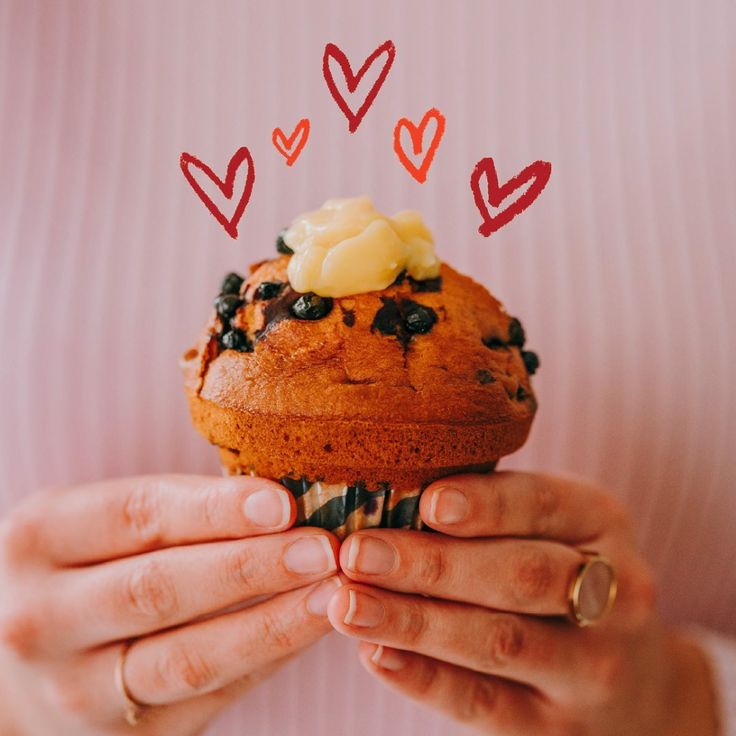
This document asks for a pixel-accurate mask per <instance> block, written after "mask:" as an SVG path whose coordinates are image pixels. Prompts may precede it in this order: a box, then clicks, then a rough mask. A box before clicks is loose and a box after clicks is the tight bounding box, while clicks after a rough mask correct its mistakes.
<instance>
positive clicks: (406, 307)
mask: <svg viewBox="0 0 736 736" xmlns="http://www.w3.org/2000/svg"><path fill="white" fill-rule="evenodd" d="M381 301H382V302H383V306H382V307H381V308H380V309H379V310H378V311H377V312H376V316H375V317H374V318H373V323H372V324H371V331H374V330H378V331H379V332H380V333H381V334H382V335H391V336H393V337H395V338H396V339H397V340H398V341H399V342H400V343H401V345H402V347H403V348H404V350H406V349H407V347H408V345H409V341H410V340H411V338H412V336H413V335H415V334H422V335H423V334H425V333H427V332H429V331H430V330H431V329H432V327H433V325H434V324H435V322H437V314H436V312H435V311H434V309H432V308H431V307H427V306H425V305H424V304H418V303H417V302H413V301H412V300H411V299H403V300H402V301H401V302H397V301H396V300H395V299H392V298H391V297H386V296H382V297H381Z"/></svg>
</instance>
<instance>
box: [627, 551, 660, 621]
mask: <svg viewBox="0 0 736 736" xmlns="http://www.w3.org/2000/svg"><path fill="white" fill-rule="evenodd" d="M632 588H633V591H632V592H633V598H634V600H635V601H636V607H637V609H638V610H639V612H640V614H641V616H642V618H649V617H651V616H653V615H654V614H655V612H656V610H657V599H658V589H657V584H656V582H655V580H654V573H653V572H652V571H651V570H650V569H649V567H647V566H646V565H644V564H642V565H641V567H640V569H639V570H638V572H637V573H636V574H635V576H634V579H633V581H632Z"/></svg>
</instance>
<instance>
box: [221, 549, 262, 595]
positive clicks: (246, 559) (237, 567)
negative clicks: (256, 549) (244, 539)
mask: <svg viewBox="0 0 736 736" xmlns="http://www.w3.org/2000/svg"><path fill="white" fill-rule="evenodd" d="M259 576H260V565H259V563H258V560H257V557H256V555H255V554H254V553H253V550H252V549H251V548H250V547H247V546H237V547H234V548H233V549H232V550H231V551H230V552H229V553H227V554H226V556H225V560H224V565H223V577H224V580H223V584H224V585H225V586H226V587H227V588H228V589H230V588H233V587H234V588H235V589H236V590H239V591H242V592H244V593H247V592H249V591H251V590H253V589H254V588H255V586H256V582H255V581H256V580H257V579H258V578H259Z"/></svg>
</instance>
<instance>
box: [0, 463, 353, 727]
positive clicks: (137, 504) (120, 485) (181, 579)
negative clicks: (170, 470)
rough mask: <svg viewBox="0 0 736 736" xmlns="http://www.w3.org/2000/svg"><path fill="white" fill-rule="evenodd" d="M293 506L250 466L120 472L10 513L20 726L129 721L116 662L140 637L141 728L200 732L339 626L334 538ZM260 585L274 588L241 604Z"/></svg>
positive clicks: (11, 647)
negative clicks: (238, 470)
mask: <svg viewBox="0 0 736 736" xmlns="http://www.w3.org/2000/svg"><path fill="white" fill-rule="evenodd" d="M294 519H295V504H294V500H293V498H292V496H291V494H289V493H288V492H287V491H286V490H285V489H284V488H282V487H281V486H280V485H278V484H277V483H273V482H271V481H268V480H263V479H260V478H249V477H236V478H227V479H222V478H205V477H190V476H158V477H144V478H129V479H123V480H111V481H106V482H102V483H96V484H93V485H88V486H79V487H74V488H69V489H66V490H62V491H55V492H47V493H43V494H39V495H37V496H35V497H34V498H32V499H30V500H29V501H28V502H26V503H24V504H23V505H21V506H20V507H19V508H17V509H16V510H15V511H13V512H12V513H11V514H10V515H9V516H8V517H7V518H6V519H5V520H4V521H3V522H2V524H0V596H1V598H0V642H1V643H0V660H1V661H0V672H2V673H3V674H2V681H0V691H2V692H3V693H4V695H5V699H6V700H9V701H10V707H11V716H12V717H13V718H14V720H15V722H16V724H22V731H21V732H22V733H23V734H35V733H38V734H44V736H45V735H46V734H50V733H53V734H55V736H61V735H62V734H73V735H74V736H80V735H81V734H87V733H90V734H91V733H94V734H117V733H128V732H129V730H130V729H129V727H128V726H126V725H125V723H124V721H123V713H124V701H123V699H122V697H121V695H120V693H118V692H117V690H116V688H115V684H114V677H113V675H114V670H115V665H116V662H117V660H118V657H119V654H120V652H121V649H122V644H121V642H123V641H124V640H129V639H134V640H135V641H134V643H133V644H132V646H131V648H130V650H129V653H128V656H127V661H126V666H125V681H126V685H127V687H128V689H129V690H130V692H131V694H132V695H133V697H134V698H135V699H136V700H139V701H141V702H143V703H146V704H150V705H151V706H153V707H152V708H150V709H147V710H146V711H145V713H144V715H143V719H142V722H141V724H140V725H139V726H138V728H137V729H136V733H140V734H142V736H153V735H154V734H174V733H175V734H177V736H180V735H181V736H187V735H188V734H195V733H198V732H200V731H201V729H202V728H203V727H204V726H205V725H206V724H207V722H208V721H209V720H210V719H212V718H213V716H215V715H216V714H217V713H218V711H220V710H221V709H222V708H223V707H224V706H226V705H227V704H228V703H229V702H231V701H232V699H233V698H235V697H236V696H237V695H238V694H240V693H242V692H243V690H244V689H247V688H249V687H251V686H253V685H254V684H255V683H257V682H258V681H259V680H261V679H262V678H264V677H265V676H267V675H268V674H269V673H270V672H272V671H273V670H274V669H275V668H276V667H278V666H279V665H280V664H281V663H282V662H284V661H286V659H288V658H289V657H291V656H292V655H293V654H295V653H296V652H299V651H300V650H302V649H303V648H305V647H306V646H308V645H310V644H311V643H313V642H314V641H315V640H317V639H318V638H319V637H321V636H322V635H323V634H325V633H327V632H328V631H330V630H331V627H330V625H329V622H328V620H327V617H326V607H327V602H328V600H329V598H330V596H331V595H332V594H333V593H334V591H335V589H336V587H337V586H339V585H340V580H339V578H338V577H336V569H337V563H336V554H337V548H338V542H337V540H336V539H335V538H334V537H333V536H332V535H331V534H329V532H326V531H323V530H318V529H306V528H304V529H292V530H288V531H287V529H288V528H289V527H290V526H291V525H292V524H293V523H294ZM258 596H272V597H270V598H269V599H268V600H263V601H261V602H257V603H255V604H254V605H251V606H250V607H248V608H245V609H242V606H241V609H240V610H232V609H233V607H235V606H238V604H242V603H243V602H244V601H247V600H248V599H252V598H255V597H258ZM227 608H230V609H231V610H230V611H224V609H227ZM9 696H10V697H9ZM6 714H7V711H6ZM3 732H4V733H6V732H7V731H3Z"/></svg>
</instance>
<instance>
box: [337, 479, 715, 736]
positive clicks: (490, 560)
mask: <svg viewBox="0 0 736 736" xmlns="http://www.w3.org/2000/svg"><path fill="white" fill-rule="evenodd" d="M420 511H421V516H422V519H423V520H424V521H425V522H426V523H427V524H428V525H430V526H431V527H433V528H434V529H436V530H438V531H440V532H443V533H442V534H431V533H417V532H407V531H397V530H388V529H387V530H383V529H376V530H366V531H362V532H360V533H356V534H353V535H352V536H350V537H349V538H348V539H347V540H346V541H345V542H344V543H343V546H342V549H341V552H340V560H341V563H342V568H343V570H344V572H345V574H346V575H347V576H348V577H349V578H351V579H352V580H353V581H355V582H354V583H353V582H351V583H350V584H348V585H346V586H344V587H342V588H341V589H340V590H339V591H337V592H336V593H335V595H334V596H333V599H332V600H331V601H330V604H329V608H328V614H329V617H330V621H331V622H332V625H333V626H334V627H335V628H336V629H337V630H338V631H340V632H341V633H343V634H346V635H348V636H352V637H356V638H358V639H361V640H363V642H364V643H363V644H361V646H360V657H361V661H362V663H363V665H364V666H365V667H366V669H368V671H369V672H370V673H371V674H373V675H375V676H376V677H378V678H379V679H381V680H383V681H384V682H386V683H387V684H388V685H390V686H391V687H394V688H395V689H397V690H399V691H401V692H403V693H405V694H407V695H409V696H411V697H413V698H415V699H417V700H419V701H421V702H424V703H426V704H428V705H430V706H432V707H434V708H437V709H439V710H443V711H445V712H446V713H448V714H449V715H450V716H452V717H454V718H456V719H458V720H461V721H465V722H468V723H470V724H472V725H473V726H475V727H476V728H477V729H478V730H480V731H482V732H485V733H493V734H497V735H498V736H522V735H523V736H528V734H544V735H545V736H563V734H564V735H565V736H621V734H626V736H665V735H667V736H674V735H675V734H688V736H699V735H701V734H703V735H707V736H711V734H714V733H715V724H714V720H715V718H714V705H713V703H712V696H711V694H710V691H709V684H708V675H707V668H706V665H705V663H704V659H703V656H702V655H701V653H700V652H699V651H698V650H697V649H696V648H695V647H694V646H693V645H690V644H689V643H687V642H686V641H685V640H683V639H680V638H679V637H678V636H676V635H674V634H672V633H670V632H668V631H667V630H666V629H665V628H664V627H663V626H662V625H661V624H660V623H659V621H658V619H657V617H656V615H655V593H654V586H653V583H652V575H651V573H650V571H649V570H648V568H647V566H646V564H645V563H644V561H643V560H642V559H641V557H640V556H639V554H638V552H637V551H636V547H635V543H634V536H633V533H632V530H631V525H630V522H629V519H628V516H627V514H626V513H625V511H624V509H623V508H622V507H621V506H620V505H619V504H618V503H617V502H616V501H614V500H613V499H612V498H611V497H609V496H608V495H606V494H605V493H603V492H601V491H600V490H598V489H596V488H593V487H591V486H589V485H586V484H583V483H581V482H578V481H573V480H567V479H562V478H553V477H550V476H544V475H531V474H525V473H508V472H504V473H492V474H489V475H465V476H456V477H453V478H447V479H443V480H442V481H439V482H437V483H435V484H433V485H432V486H430V487H429V488H428V489H427V490H426V491H425V492H424V494H423V496H422V500H421V504H420ZM581 550H594V551H596V552H599V553H601V554H604V555H605V556H606V557H607V558H608V559H609V560H610V561H611V563H612V565H613V567H614V569H615V571H616V575H617V578H618V597H617V600H616V602H615V604H614V606H613V609H612V610H611V611H610V613H609V614H608V615H607V617H606V618H605V619H604V620H603V621H602V622H600V623H599V625H598V626H595V627H591V628H585V629H581V628H577V627H576V626H574V625H573V624H572V623H571V622H570V621H568V620H567V619H566V618H564V616H565V615H566V614H567V613H568V611H569V604H568V600H567V591H568V588H569V585H570V582H571V581H572V580H573V579H574V577H575V575H576V573H577V571H578V570H579V566H580V564H581V561H582V560H583V559H584V557H583V555H582V553H581ZM418 594H420V595H418ZM423 596H424V597H423ZM426 596H429V597H426ZM603 601H605V598H604V599H603ZM603 601H602V602H603ZM376 645H379V646H376Z"/></svg>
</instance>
